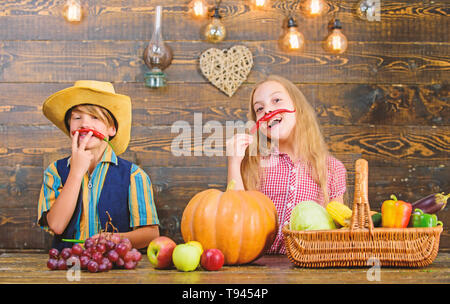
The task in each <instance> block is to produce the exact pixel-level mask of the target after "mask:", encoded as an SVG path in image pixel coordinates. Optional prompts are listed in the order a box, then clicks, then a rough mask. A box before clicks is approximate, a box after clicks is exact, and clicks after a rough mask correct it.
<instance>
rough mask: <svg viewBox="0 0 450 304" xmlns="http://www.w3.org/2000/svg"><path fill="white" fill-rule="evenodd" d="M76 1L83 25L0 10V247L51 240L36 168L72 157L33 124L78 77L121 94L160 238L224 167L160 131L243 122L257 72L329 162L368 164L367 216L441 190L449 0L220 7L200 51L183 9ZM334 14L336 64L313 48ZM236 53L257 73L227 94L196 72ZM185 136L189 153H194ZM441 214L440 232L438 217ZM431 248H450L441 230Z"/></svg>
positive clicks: (449, 120) (234, 0) (30, 6)
mask: <svg viewBox="0 0 450 304" xmlns="http://www.w3.org/2000/svg"><path fill="white" fill-rule="evenodd" d="M82 2H83V3H85V4H86V5H87V7H88V17H87V18H86V19H85V20H84V21H83V22H81V23H80V24H68V23H67V22H65V20H64V19H63V17H62V16H61V8H62V5H63V3H64V1H62V0H59V1H36V0H21V1H1V3H0V250H42V249H46V248H48V246H49V241H50V237H49V235H48V234H46V233H44V232H42V231H41V230H40V228H38V227H37V226H36V224H35V221H36V213H37V210H36V208H37V207H36V206H37V199H38V195H39V190H40V186H41V179H42V172H43V170H44V168H45V167H46V166H47V165H48V163H49V161H50V160H52V159H54V157H55V155H61V154H64V153H67V152H69V149H68V147H69V141H68V139H67V138H66V137H64V136H62V134H61V132H60V131H58V130H57V129H56V128H55V127H54V126H52V125H51V124H50V123H49V121H47V120H46V118H45V117H44V116H43V115H42V103H43V101H44V99H45V98H46V97H47V96H49V95H51V94H52V93H54V92H56V91H58V90H60V89H63V88H66V87H68V86H71V85H72V84H73V82H74V81H76V80H78V79H96V80H102V81H110V82H113V83H114V86H115V88H116V91H117V92H119V93H122V94H126V95H129V96H131V98H132V102H133V129H132V140H131V143H130V146H129V149H128V151H127V152H126V153H125V155H124V156H125V157H126V158H128V159H131V160H133V161H135V162H137V163H138V164H139V165H141V166H142V167H143V168H144V169H145V170H146V171H147V172H148V173H149V175H150V176H151V179H152V181H153V184H154V192H155V196H156V203H157V209H158V215H159V217H160V220H161V233H162V234H164V235H169V236H171V237H173V238H175V239H176V241H181V237H180V231H179V229H180V219H181V214H182V211H183V209H184V206H185V205H186V204H187V202H188V201H189V199H190V198H191V197H192V196H193V195H194V194H195V193H197V192H199V191H201V190H204V189H206V188H209V187H219V188H222V189H223V188H224V187H225V181H226V159H225V157H223V156H215V157H206V156H201V157H199V156H183V157H175V156H173V155H172V153H171V149H170V148H171V142H172V140H173V139H174V138H175V137H176V136H178V135H179V133H176V132H175V133H172V132H171V126H172V124H173V123H174V122H175V121H179V120H184V121H187V122H189V123H190V124H192V123H193V120H194V113H201V114H202V120H203V123H206V122H207V121H211V120H217V121H219V122H221V123H223V124H224V125H225V121H228V120H232V121H236V120H243V121H246V109H247V103H248V98H249V94H250V92H251V90H252V87H253V85H254V83H255V82H257V81H258V80H260V79H261V78H262V77H264V76H265V75H268V74H279V75H282V76H284V77H287V78H289V79H291V80H292V81H294V82H295V83H296V84H297V85H298V87H299V88H300V89H301V90H302V91H303V92H304V94H305V95H306V97H307V98H308V100H309V101H310V102H311V103H312V104H313V105H314V107H315V109H316V111H317V114H318V116H319V118H320V122H321V124H322V127H323V131H324V134H325V137H326V140H327V142H328V143H329V147H330V150H331V151H332V152H333V153H336V154H340V155H342V154H343V155H347V156H349V157H348V159H352V156H354V155H358V154H360V155H362V156H363V157H364V158H366V159H367V160H368V161H369V166H370V177H369V199H370V203H371V208H372V209H374V210H379V209H380V205H381V202H382V201H383V200H384V199H386V198H388V197H389V195H390V194H391V193H395V194H397V195H398V197H399V198H401V199H404V200H407V201H415V200H417V199H419V198H421V197H423V196H425V195H428V194H430V193H434V192H441V191H447V192H448V191H450V186H449V177H450V168H449V153H448V151H449V150H450V115H449V114H450V103H449V97H450V92H449V82H448V81H449V79H450V59H449V53H450V44H449V40H448V37H449V32H448V29H449V25H450V24H449V20H450V19H449V13H450V4H449V2H448V1H447V0H435V1H416V0H381V5H382V6H381V9H382V11H381V22H367V21H363V20H360V19H358V18H357V17H356V16H355V13H354V7H355V4H356V3H357V1H356V0H345V1H329V3H330V11H329V12H328V13H327V15H326V16H324V17H320V18H318V19H307V18H303V17H302V15H301V14H300V13H299V12H298V11H297V10H296V6H297V5H298V1H281V0H279V1H272V2H271V6H272V7H271V8H270V9H269V10H268V11H265V12H259V11H252V10H251V9H250V8H249V6H248V1H238V0H226V1H222V8H221V10H220V11H221V13H222V15H223V16H224V18H223V22H224V24H225V26H226V28H227V30H228V37H227V39H226V40H225V41H224V42H222V43H220V44H217V45H215V44H209V43H206V42H204V41H202V37H201V36H200V28H201V26H202V25H203V24H202V23H201V22H197V21H194V20H192V19H191V18H190V17H189V16H188V15H187V3H188V2H189V1H187V0H183V1H175V0H166V1H152V0H120V1H119V0H97V1H94V0H83V1H82ZM209 2H211V3H212V1H211V0H210V1H209ZM158 4H163V5H164V14H163V35H164V38H165V40H166V41H167V43H168V44H169V45H170V46H171V47H172V49H173V51H174V60H173V63H172V65H171V66H170V67H169V68H168V69H167V70H166V72H167V75H168V80H169V84H168V86H167V87H166V88H163V89H160V90H151V89H149V88H146V87H145V86H144V84H143V75H144V73H145V72H146V70H147V68H146V67H145V65H144V62H143V59H142V53H143V51H144V49H145V47H146V45H147V43H148V41H149V40H150V37H151V33H152V30H153V20H154V13H155V6H156V5H158ZM289 10H294V12H295V13H296V16H297V18H298V23H299V25H300V29H301V31H302V32H303V34H304V35H305V37H306V40H307V44H306V48H305V50H304V52H303V53H300V54H287V53H286V52H284V51H282V50H280V49H279V48H278V44H277V41H278V38H279V37H280V35H281V33H282V23H283V21H285V19H286V15H287V12H288V11H289ZM336 14H337V16H338V17H339V18H340V19H341V21H342V23H343V27H344V29H343V31H344V33H345V34H346V35H347V37H348V39H349V48H348V51H347V52H346V53H345V54H344V55H341V56H334V55H330V54H328V53H326V52H325V51H324V50H323V49H322V41H323V40H324V39H325V37H326V36H327V33H328V32H327V24H328V22H329V20H330V19H331V18H332V17H333V16H334V15H336ZM236 44H243V45H245V46H247V47H248V48H249V49H250V50H251V51H252V53H253V56H254V67H253V69H252V71H251V73H250V74H249V77H248V79H247V81H246V82H245V83H244V84H243V85H242V86H241V87H240V88H239V90H238V91H237V92H236V94H235V95H234V96H233V97H232V98H229V97H227V96H226V95H224V94H223V93H221V92H220V91H219V90H217V89H216V88H214V87H213V86H211V85H210V84H209V83H208V82H207V81H206V80H205V78H204V77H203V76H202V75H201V73H200V71H199V67H198V58H199V55H200V54H201V53H202V52H203V51H204V50H206V49H207V48H210V47H218V48H228V47H231V46H233V45H236ZM208 136H209V135H208V134H206V135H204V137H203V138H206V137H208ZM192 140H193V148H192V151H194V150H198V149H201V145H202V143H201V142H199V141H194V139H193V138H192ZM218 144H219V146H220V142H219V143H218ZM347 165H348V163H347ZM349 167H351V166H350V165H349ZM350 173H351V171H350ZM439 217H440V218H442V220H443V221H444V223H445V225H446V227H448V225H449V224H450V216H449V212H448V208H446V210H445V211H442V212H441V213H440V214H439ZM441 248H444V249H448V248H450V237H449V230H448V229H447V228H445V231H444V233H443V235H442V238H441Z"/></svg>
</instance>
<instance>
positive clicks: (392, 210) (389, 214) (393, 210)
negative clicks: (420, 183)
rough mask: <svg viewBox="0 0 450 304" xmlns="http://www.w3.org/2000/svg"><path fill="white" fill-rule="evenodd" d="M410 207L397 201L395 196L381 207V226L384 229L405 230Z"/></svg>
mask: <svg viewBox="0 0 450 304" xmlns="http://www.w3.org/2000/svg"><path fill="white" fill-rule="evenodd" d="M411 211H412V205H411V204H410V203H407V202H404V201H399V200H397V197H396V196H395V195H393V194H392V195H391V199H390V200H386V201H384V202H383V204H382V205H381V225H382V226H383V227H384V228H406V226H408V223H409V218H410V217H411Z"/></svg>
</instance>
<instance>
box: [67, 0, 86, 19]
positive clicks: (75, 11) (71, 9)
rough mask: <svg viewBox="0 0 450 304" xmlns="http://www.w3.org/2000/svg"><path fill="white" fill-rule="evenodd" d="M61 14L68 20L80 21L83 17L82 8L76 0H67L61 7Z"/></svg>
mask: <svg viewBox="0 0 450 304" xmlns="http://www.w3.org/2000/svg"><path fill="white" fill-rule="evenodd" d="M63 15H64V18H66V20H67V21H69V22H80V21H81V19H82V18H83V8H82V7H81V4H80V2H79V1H78V0H67V1H66V4H65V5H64V8H63Z"/></svg>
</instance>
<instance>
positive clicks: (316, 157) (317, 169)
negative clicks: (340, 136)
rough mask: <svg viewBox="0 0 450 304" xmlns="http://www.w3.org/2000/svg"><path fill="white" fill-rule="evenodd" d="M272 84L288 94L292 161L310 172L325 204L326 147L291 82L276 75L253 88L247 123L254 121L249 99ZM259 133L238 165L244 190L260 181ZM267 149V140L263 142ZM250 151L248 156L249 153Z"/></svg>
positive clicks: (312, 114)
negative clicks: (291, 112)
mask: <svg viewBox="0 0 450 304" xmlns="http://www.w3.org/2000/svg"><path fill="white" fill-rule="evenodd" d="M268 81H275V82H278V83H279V84H281V85H282V86H283V87H284V88H285V89H286V91H287V93H288V94H289V97H290V98H291V100H292V102H293V104H294V108H295V110H296V113H295V115H296V125H295V127H294V130H293V132H294V134H293V137H292V138H293V139H294V142H295V147H294V149H295V157H300V158H301V159H302V160H303V161H305V162H306V164H307V165H310V166H311V168H312V177H313V179H314V181H315V182H316V183H317V184H318V185H319V187H320V188H321V189H322V192H323V198H324V203H325V204H326V203H327V202H328V199H329V197H328V189H327V179H328V176H327V175H328V174H327V158H328V147H327V145H326V143H325V139H324V137H323V135H322V132H321V130H320V126H319V122H318V119H317V116H316V113H315V110H314V108H313V107H312V106H311V105H310V104H309V102H308V101H307V100H306V98H305V96H304V95H303V93H302V92H301V91H300V90H299V88H297V86H295V84H293V83H292V82H291V81H289V80H287V79H285V78H283V77H281V76H277V75H270V76H268V77H267V78H266V79H264V80H263V81H261V82H259V83H258V84H256V86H255V87H254V89H253V91H252V93H251V95H250V102H249V114H248V119H249V120H253V121H256V113H255V110H254V107H253V95H254V93H255V91H256V89H257V88H258V87H259V86H260V85H261V84H263V83H265V82H268ZM259 133H260V132H257V137H256V138H255V140H254V141H253V143H252V144H251V146H249V147H248V148H247V150H246V153H245V157H244V159H243V161H242V164H241V175H242V180H243V182H244V186H245V188H246V189H247V190H257V189H258V188H259V187H260V185H261V180H262V179H263V178H264V176H263V174H264V172H263V170H262V168H261V166H260V161H261V160H260V158H261V151H262V149H261V147H259V146H258V145H259V141H260V140H259V137H258V136H259ZM267 142H268V147H269V148H270V139H267ZM250 151H251V152H252V153H250Z"/></svg>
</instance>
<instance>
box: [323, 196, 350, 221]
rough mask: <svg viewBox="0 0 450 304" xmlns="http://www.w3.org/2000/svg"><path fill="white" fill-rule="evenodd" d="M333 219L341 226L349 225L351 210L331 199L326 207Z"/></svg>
mask: <svg viewBox="0 0 450 304" xmlns="http://www.w3.org/2000/svg"><path fill="white" fill-rule="evenodd" d="M326 210H327V212H328V213H329V214H330V215H331V217H332V218H333V220H334V221H335V222H336V223H338V224H339V225H341V226H342V227H350V222H351V219H352V210H351V209H350V208H349V207H347V206H346V205H344V204H343V203H341V202H337V201H331V202H329V203H328V205H327V207H326Z"/></svg>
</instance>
